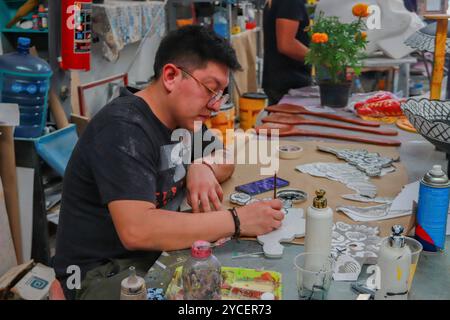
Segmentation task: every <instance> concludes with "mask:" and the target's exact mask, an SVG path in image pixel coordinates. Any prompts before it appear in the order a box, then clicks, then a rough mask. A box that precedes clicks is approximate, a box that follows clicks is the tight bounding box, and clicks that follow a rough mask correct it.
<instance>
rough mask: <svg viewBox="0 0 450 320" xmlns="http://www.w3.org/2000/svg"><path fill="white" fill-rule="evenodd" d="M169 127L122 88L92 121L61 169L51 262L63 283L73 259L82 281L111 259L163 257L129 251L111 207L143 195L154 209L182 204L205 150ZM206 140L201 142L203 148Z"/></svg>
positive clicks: (206, 143) (139, 99) (174, 208)
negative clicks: (190, 173) (192, 167)
mask: <svg viewBox="0 0 450 320" xmlns="http://www.w3.org/2000/svg"><path fill="white" fill-rule="evenodd" d="M205 130H206V127H204V126H203V128H202V132H203V133H204V132H205ZM172 133H173V132H172V130H170V129H169V128H167V127H166V126H164V125H163V124H162V123H161V122H160V121H159V119H158V118H157V117H156V116H155V115H154V114H153V112H152V111H151V109H150V108H149V106H148V105H147V103H146V102H145V101H144V100H143V99H141V98H140V97H138V96H136V95H133V94H132V93H131V92H130V91H128V90H127V89H125V88H122V90H121V95H120V97H118V98H117V99H114V100H113V101H112V102H111V103H109V104H108V105H106V106H105V107H103V108H102V110H101V111H100V112H98V113H97V114H96V115H95V117H93V119H92V120H91V121H90V122H89V124H88V126H87V128H86V130H85V132H84V133H83V135H82V136H81V137H80V139H79V141H78V143H77V145H76V146H75V148H74V150H73V153H72V156H71V158H70V160H69V163H68V165H67V168H66V171H65V175H64V185H63V194H62V202H61V210H60V217H59V224H58V231H57V239H56V254H55V257H54V260H53V266H54V269H55V272H56V276H57V277H58V278H59V279H60V280H63V281H62V282H63V287H64V285H65V281H64V279H65V278H66V277H67V276H69V275H68V274H67V267H68V266H70V265H78V266H79V267H80V269H81V274H82V279H83V278H84V276H85V274H86V272H87V271H89V270H90V269H92V268H94V267H96V266H99V265H101V264H104V263H106V262H108V261H109V259H121V258H133V257H136V258H138V257H139V258H143V257H145V258H146V259H147V258H148V260H149V261H152V263H153V262H154V260H156V259H157V258H158V257H159V255H160V252H159V251H158V252H156V251H145V252H144V251H129V250H127V249H125V247H124V246H123V245H122V243H121V241H120V239H119V236H118V234H117V232H116V229H115V228H114V225H113V221H112V218H111V215H110V213H109V211H108V207H107V205H108V203H109V202H111V201H114V200H142V201H150V202H153V203H154V204H155V205H156V206H157V208H163V209H166V210H178V209H179V207H180V204H181V202H182V200H183V199H184V197H185V176H186V173H187V168H188V162H189V160H192V158H194V153H193V151H195V153H196V155H201V153H202V152H198V150H195V148H193V147H192V145H191V144H190V143H194V139H193V136H192V134H189V137H190V139H191V140H189V139H187V137H186V135H185V136H184V137H185V139H183V142H179V140H177V141H172V140H171V136H172ZM200 141H201V140H200ZM213 141H214V143H216V144H217V145H221V144H220V143H219V141H218V140H215V139H214V140H213ZM208 144H209V143H208V142H203V143H202V145H201V146H200V148H201V149H202V150H204V149H205V147H206V146H207V145H208ZM200 148H197V149H200ZM208 149H211V146H210V147H208ZM186 157H187V158H188V160H186ZM197 157H198V156H197ZM197 157H195V158H197ZM127 214H133V212H127ZM149 232H151V230H149Z"/></svg>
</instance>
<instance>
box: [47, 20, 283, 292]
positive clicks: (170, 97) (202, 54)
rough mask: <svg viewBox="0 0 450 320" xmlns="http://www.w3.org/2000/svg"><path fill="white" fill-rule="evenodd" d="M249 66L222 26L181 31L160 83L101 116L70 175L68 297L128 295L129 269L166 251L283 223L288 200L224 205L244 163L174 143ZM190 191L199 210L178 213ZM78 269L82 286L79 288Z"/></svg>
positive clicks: (64, 235)
mask: <svg viewBox="0 0 450 320" xmlns="http://www.w3.org/2000/svg"><path fill="white" fill-rule="evenodd" d="M239 68H240V65H239V63H238V61H237V60H236V55H235V52H234V50H233V49H232V48H231V47H230V46H229V44H228V43H227V42H226V41H225V40H224V39H222V38H220V37H218V36H216V35H215V34H214V33H213V32H212V31H209V30H207V29H205V28H202V27H199V26H189V27H185V28H181V29H178V30H177V31H174V32H171V33H170V34H169V35H167V36H166V37H165V38H164V39H163V40H162V42H161V45H160V47H159V49H158V51H157V53H156V57H155V63H154V72H155V75H154V79H153V81H152V82H151V84H150V85H149V86H148V87H147V88H146V89H144V90H142V91H139V92H135V93H134V94H132V93H131V92H129V91H127V90H122V93H121V96H120V97H119V98H117V99H115V100H113V101H112V102H111V103H109V104H108V105H106V106H105V107H104V108H103V109H102V110H101V111H100V112H99V113H98V114H97V115H96V116H95V117H94V118H93V119H92V120H91V122H90V123H89V125H88V126H87V128H86V130H85V132H84V133H83V135H82V136H81V138H80V140H79V142H78V144H77V146H76V147H75V149H74V151H73V154H72V156H71V159H70V161H69V164H68V166H67V169H66V173H65V176H64V187H63V197H62V204H61V214H60V222H59V226H58V233H57V242H56V255H55V259H54V268H55V271H56V274H57V278H58V279H59V280H60V282H61V284H62V286H63V289H64V292H65V295H66V297H68V298H82V299H92V298H98V299H101V298H118V297H119V293H120V281H121V280H122V279H123V278H124V277H126V276H127V274H126V270H127V268H128V267H129V266H131V265H133V266H135V267H136V270H137V271H139V272H140V273H141V274H145V272H146V271H147V270H148V268H149V267H150V266H151V265H152V264H153V263H154V261H155V260H156V259H157V258H158V257H159V255H160V252H161V251H169V250H177V249H184V248H189V247H190V246H191V245H192V243H193V242H194V241H195V240H199V239H203V240H207V241H216V240H218V239H222V238H225V237H230V236H233V235H238V234H239V233H240V234H242V235H247V236H257V235H260V234H264V233H267V232H270V231H272V230H274V229H276V228H279V227H280V225H281V220H282V219H283V217H284V216H283V213H282V212H281V211H280V209H281V203H280V202H279V201H278V200H273V201H269V202H264V203H257V204H253V205H250V206H246V207H242V208H239V209H237V210H236V212H233V211H228V210H223V209H222V208H221V200H222V197H223V195H222V189H221V187H220V184H219V183H221V182H223V181H225V180H226V179H228V178H229V177H230V176H231V174H232V173H233V170H234V165H232V164H218V163H213V162H211V161H199V162H200V163H193V164H190V165H189V166H187V165H184V164H183V163H181V162H180V161H179V160H180V159H179V158H177V155H178V154H183V150H185V148H183V146H182V144H183V143H182V142H178V141H172V139H171V135H172V132H174V130H175V129H177V128H184V129H187V130H189V131H190V132H194V131H196V128H195V126H194V122H195V121H201V122H204V121H205V120H207V119H208V118H209V117H210V115H211V112H213V111H218V110H219V109H220V106H221V104H222V103H224V102H225V99H226V97H225V96H223V95H222V93H223V90H224V89H225V88H226V87H227V85H228V79H229V69H231V70H237V69H239ZM203 130H205V129H204V127H203ZM185 191H186V192H187V200H188V203H190V205H191V206H192V209H193V213H191V214H188V213H180V212H176V210H178V209H179V207H180V203H181V201H182V200H183V198H184V196H185ZM201 212H203V213H201ZM205 212H208V213H205ZM73 266H75V267H73ZM77 266H78V267H79V268H80V269H81V279H82V280H83V281H82V283H81V290H71V289H73V288H74V287H76V282H75V279H74V277H72V273H71V272H74V271H70V270H76V268H77ZM68 270H69V271H68ZM74 274H75V273H74Z"/></svg>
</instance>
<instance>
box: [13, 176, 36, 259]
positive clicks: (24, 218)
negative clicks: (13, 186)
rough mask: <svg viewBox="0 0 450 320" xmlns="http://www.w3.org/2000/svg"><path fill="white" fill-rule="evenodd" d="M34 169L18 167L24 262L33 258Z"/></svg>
mask: <svg viewBox="0 0 450 320" xmlns="http://www.w3.org/2000/svg"><path fill="white" fill-rule="evenodd" d="M33 186H34V169H32V168H23V167H17V190H18V191H19V212H20V227H21V235H22V261H28V260H30V258H31V246H32V235H33V191H34V188H33Z"/></svg>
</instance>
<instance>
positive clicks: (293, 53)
mask: <svg viewBox="0 0 450 320" xmlns="http://www.w3.org/2000/svg"><path fill="white" fill-rule="evenodd" d="M307 26H309V16H308V13H307V10H306V6H305V0H267V1H266V5H265V7H264V17H263V30H264V68H263V83H262V86H263V88H264V91H265V93H266V94H267V96H268V97H269V105H273V104H277V103H278V102H279V101H280V100H281V98H282V97H283V96H284V95H285V94H287V93H288V91H289V90H290V89H296V88H301V87H305V86H309V85H310V84H311V75H310V74H311V68H310V66H308V65H305V62H304V61H305V56H306V54H307V52H308V50H309V49H308V46H309V37H308V33H307V32H306V31H305V28H306V27H307Z"/></svg>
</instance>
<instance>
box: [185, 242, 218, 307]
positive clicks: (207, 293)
mask: <svg viewBox="0 0 450 320" xmlns="http://www.w3.org/2000/svg"><path fill="white" fill-rule="evenodd" d="M181 277H182V281H183V295H184V300H220V299H221V286H222V274H221V264H220V262H219V260H218V259H217V258H216V257H215V256H214V255H213V254H212V247H211V244H210V243H209V242H207V241H203V240H198V241H195V242H194V244H193V245H192V247H191V256H190V257H189V258H188V259H187V261H186V262H185V264H184V265H183V271H182V274H181Z"/></svg>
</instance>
